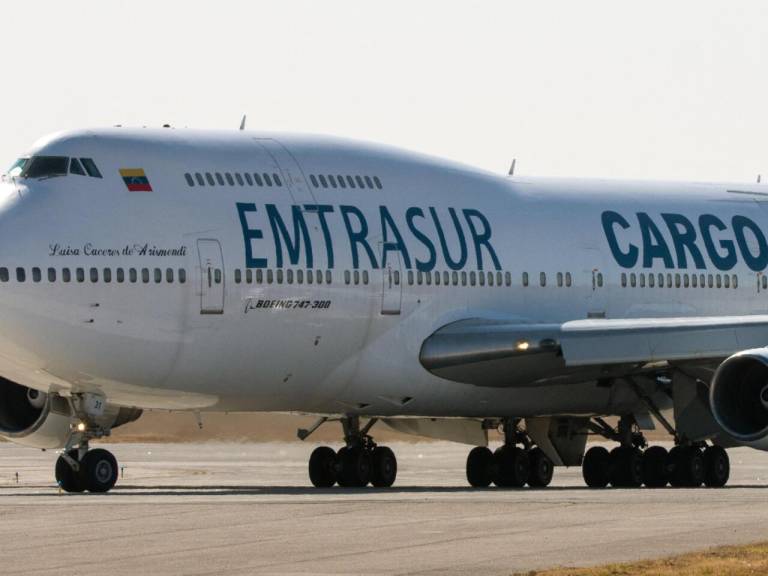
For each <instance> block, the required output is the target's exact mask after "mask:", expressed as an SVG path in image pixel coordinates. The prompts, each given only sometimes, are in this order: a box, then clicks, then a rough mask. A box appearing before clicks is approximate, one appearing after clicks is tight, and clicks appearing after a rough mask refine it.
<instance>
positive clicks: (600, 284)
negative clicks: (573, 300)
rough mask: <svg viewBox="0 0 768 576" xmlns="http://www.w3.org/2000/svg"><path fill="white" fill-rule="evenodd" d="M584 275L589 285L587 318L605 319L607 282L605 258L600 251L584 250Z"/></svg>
mask: <svg viewBox="0 0 768 576" xmlns="http://www.w3.org/2000/svg"><path fill="white" fill-rule="evenodd" d="M582 257H583V266H584V268H585V270H584V273H585V274H584V275H585V276H586V281H587V285H588V290H587V306H588V308H587V318H605V305H606V293H605V291H606V288H607V286H606V283H605V282H606V281H605V271H604V270H603V257H602V254H601V253H600V251H599V250H596V249H592V248H587V249H584V250H582Z"/></svg>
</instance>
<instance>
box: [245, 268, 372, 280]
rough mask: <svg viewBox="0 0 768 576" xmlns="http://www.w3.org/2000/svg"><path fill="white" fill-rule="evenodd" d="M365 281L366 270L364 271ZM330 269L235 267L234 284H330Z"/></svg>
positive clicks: (331, 277) (366, 276)
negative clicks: (243, 268)
mask: <svg viewBox="0 0 768 576" xmlns="http://www.w3.org/2000/svg"><path fill="white" fill-rule="evenodd" d="M364 274H365V278H366V283H367V281H368V272H365V273H364ZM332 283H333V276H332V275H331V271H330V270H325V271H323V270H306V271H305V270H293V269H287V270H283V269H282V268H279V269H277V270H273V269H271V268H268V269H266V270H264V269H262V268H257V269H255V270H253V269H251V268H246V269H245V270H241V269H240V268H236V269H235V284H332Z"/></svg>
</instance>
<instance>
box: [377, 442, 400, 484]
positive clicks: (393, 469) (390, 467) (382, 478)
mask: <svg viewBox="0 0 768 576" xmlns="http://www.w3.org/2000/svg"><path fill="white" fill-rule="evenodd" d="M396 477H397V458H395V453H394V452H392V450H390V449H389V448H387V447H386V446H377V447H376V449H375V450H374V451H373V471H372V474H371V484H373V485H374V486H375V487H376V488H389V487H390V486H392V484H394V483H395V478H396Z"/></svg>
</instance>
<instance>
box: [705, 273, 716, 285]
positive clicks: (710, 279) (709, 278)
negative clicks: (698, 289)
mask: <svg viewBox="0 0 768 576" xmlns="http://www.w3.org/2000/svg"><path fill="white" fill-rule="evenodd" d="M714 285H715V277H714V276H712V274H707V286H709V287H710V288H712V287H713V286H714Z"/></svg>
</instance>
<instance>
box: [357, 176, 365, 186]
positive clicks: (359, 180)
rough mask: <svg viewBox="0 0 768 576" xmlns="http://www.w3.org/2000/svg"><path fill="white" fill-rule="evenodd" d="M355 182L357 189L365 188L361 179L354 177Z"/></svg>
mask: <svg viewBox="0 0 768 576" xmlns="http://www.w3.org/2000/svg"><path fill="white" fill-rule="evenodd" d="M355 182H357V187H358V188H365V183H364V182H363V179H362V178H360V176H355Z"/></svg>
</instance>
